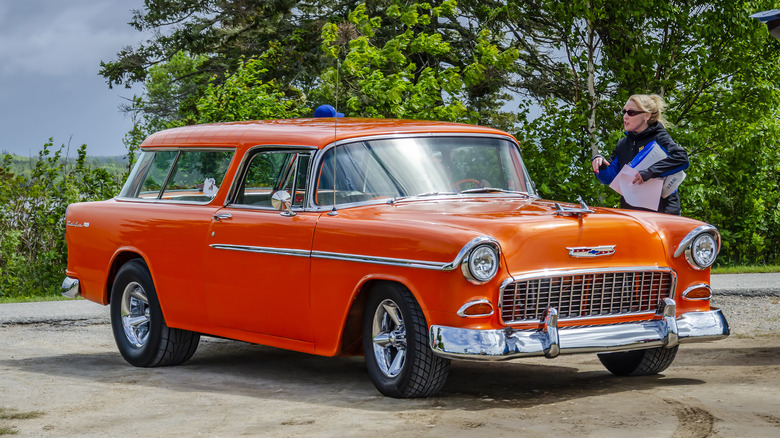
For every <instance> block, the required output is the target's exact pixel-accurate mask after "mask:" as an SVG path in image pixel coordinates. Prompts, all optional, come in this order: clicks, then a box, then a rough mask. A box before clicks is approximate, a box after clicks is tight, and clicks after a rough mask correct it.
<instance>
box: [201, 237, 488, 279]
mask: <svg viewBox="0 0 780 438" xmlns="http://www.w3.org/2000/svg"><path fill="white" fill-rule="evenodd" d="M484 243H490V244H494V245H496V247H498V242H497V241H496V239H493V238H492V237H489V236H479V237H475V238H474V239H471V241H470V242H469V243H467V244H465V245H463V248H461V250H460V251H459V252H458V255H457V256H456V257H455V260H453V261H452V262H449V263H442V262H431V261H426V260H409V259H396V258H392V257H377V256H368V255H362V254H345V253H340V252H327V251H309V250H305V249H289V248H273V247H267V246H249V245H229V244H222V243H213V244H211V245H209V246H210V247H211V248H214V249H226V250H229V251H244V252H254V253H260V254H276V255H287V256H295V257H311V258H315V259H326V260H342V261H346V262H357V263H373V264H377V265H386V266H401V267H407V268H417V269H430V270H435V271H452V270H455V269H456V268H457V267H458V266H459V265H460V263H461V261H462V260H463V259H464V258H465V257H466V256H467V255H468V253H469V251H471V250H472V249H474V247H476V246H477V245H480V244H484ZM499 257H500V250H499Z"/></svg>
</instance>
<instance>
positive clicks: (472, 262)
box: [460, 241, 501, 285]
mask: <svg viewBox="0 0 780 438" xmlns="http://www.w3.org/2000/svg"><path fill="white" fill-rule="evenodd" d="M500 265H501V252H500V251H499V247H498V244H497V243H496V242H494V241H486V242H483V243H480V244H478V245H476V246H474V248H472V249H471V250H470V251H469V252H468V255H466V257H464V258H463V260H462V261H461V264H460V269H461V272H463V276H464V277H466V279H467V280H468V281H469V282H471V283H473V284H477V285H479V284H485V283H487V282H488V281H490V280H492V279H493V278H495V276H496V274H497V273H498V269H499V267H500Z"/></svg>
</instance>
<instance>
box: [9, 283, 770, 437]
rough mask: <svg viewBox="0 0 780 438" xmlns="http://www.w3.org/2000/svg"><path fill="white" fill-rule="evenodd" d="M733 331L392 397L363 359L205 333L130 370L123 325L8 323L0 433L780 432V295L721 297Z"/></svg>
mask: <svg viewBox="0 0 780 438" xmlns="http://www.w3.org/2000/svg"><path fill="white" fill-rule="evenodd" d="M716 304H718V305H720V306H721V307H722V308H723V309H724V312H725V313H726V316H727V318H728V319H729V322H730V323H731V326H732V336H731V337H729V338H728V339H726V340H722V341H718V342H714V343H709V344H686V345H683V346H681V347H680V352H679V354H678V356H677V359H676V361H675V363H674V364H673V365H672V366H671V367H670V368H669V369H668V370H667V371H665V372H664V373H663V374H662V375H659V376H651V377H639V378H617V377H613V376H612V375H610V374H608V373H607V372H606V371H605V370H604V368H603V367H602V366H601V364H600V363H599V361H598V359H597V358H596V356H595V355H576V356H561V357H559V358H557V359H553V360H548V359H530V360H516V361H512V362H501V363H472V362H454V363H453V369H452V372H451V375H450V378H449V380H448V382H447V385H446V386H445V387H444V390H443V391H442V392H441V393H440V394H439V395H438V396H436V397H432V398H429V399H425V400H395V399H389V398H385V397H382V396H381V395H380V394H379V393H378V392H377V391H376V390H375V389H374V387H373V385H372V384H371V383H370V381H369V379H368V376H367V373H366V369H365V366H364V365H363V361H362V358H337V359H332V358H323V357H316V356H309V355H304V354H298V353H292V352H287V351H282V350H276V349H272V348H266V347H261V346H255V345H249V344H244V343H239V342H232V341H225V340H220V339H212V338H204V339H203V340H201V345H200V348H199V349H198V352H197V353H196V354H195V356H194V357H193V359H192V360H191V361H190V362H188V363H187V364H185V365H183V366H179V367H172V368H156V369H140V368H133V367H131V366H129V365H127V364H126V363H125V362H124V361H123V359H122V358H121V356H120V355H119V353H118V352H117V350H116V346H115V345H114V340H113V338H112V336H111V330H110V326H109V325H107V324H105V323H103V322H98V323H95V322H94V321H93V322H91V323H89V322H86V323H85V322H60V323H34V324H25V323H18V324H4V325H2V324H0V434H2V432H3V431H5V432H6V433H9V432H14V431H15V432H18V434H17V435H16V436H19V437H37V436H43V437H49V436H51V437H55V436H56V437H59V436H101V437H103V436H117V435H120V434H123V435H125V436H173V437H190V436H208V437H218V436H223V437H235V436H269V437H288V436H289V437H294V436H295V437H297V436H339V437H352V436H355V437H363V436H382V435H385V436H387V435H397V434H403V435H404V436H426V437H447V438H452V437H457V436H490V437H499V436H532V434H534V435H535V434H542V433H544V434H548V435H550V434H554V435H557V434H562V435H564V436H573V435H577V436H594V437H595V436H598V437H625V436H653V437H664V436H667V437H705V436H721V437H734V436H750V437H760V436H766V437H777V436H780V317H779V316H778V315H780V298H777V297H751V298H743V297H719V298H717V300H716Z"/></svg>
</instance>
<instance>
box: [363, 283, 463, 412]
mask: <svg viewBox="0 0 780 438" xmlns="http://www.w3.org/2000/svg"><path fill="white" fill-rule="evenodd" d="M363 351H364V354H365V358H366V366H367V367H368V375H369V377H370V378H371V381H372V382H373V383H374V386H376V388H377V389H378V390H379V392H381V393H382V394H384V395H386V396H389V397H396V398H416V397H427V396H429V395H433V394H435V393H437V392H438V391H439V390H440V389H441V388H442V386H444V383H445V382H446V380H447V375H448V374H449V371H450V361H449V360H448V359H444V358H442V357H439V356H436V355H435V354H433V351H432V350H431V348H430V347H429V346H428V326H427V325H426V323H425V317H424V316H423V313H422V309H420V305H419V304H417V301H416V300H415V299H414V296H413V295H412V294H411V292H409V290H407V289H406V288H404V287H402V286H400V285H396V284H392V283H383V284H380V285H378V286H377V287H376V288H374V290H373V291H371V295H370V296H369V298H368V302H367V303H366V309H365V314H364V318H363Z"/></svg>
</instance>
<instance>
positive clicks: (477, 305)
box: [458, 300, 493, 317]
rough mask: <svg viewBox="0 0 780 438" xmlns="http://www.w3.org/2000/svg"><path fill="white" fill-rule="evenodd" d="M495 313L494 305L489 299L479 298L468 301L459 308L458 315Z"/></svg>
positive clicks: (488, 314)
mask: <svg viewBox="0 0 780 438" xmlns="http://www.w3.org/2000/svg"><path fill="white" fill-rule="evenodd" d="M492 314H493V305H492V304H490V302H489V301H488V300H478V301H472V302H470V303H466V304H465V305H464V306H463V307H461V308H460V310H458V315H460V316H465V317H470V316H490V315H492Z"/></svg>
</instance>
